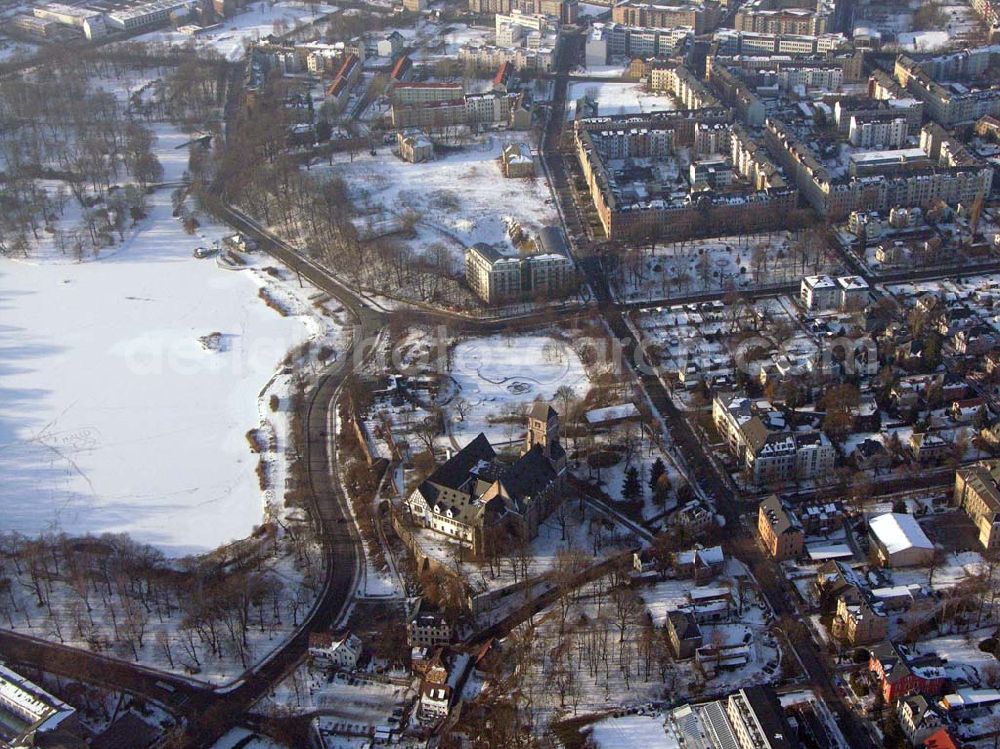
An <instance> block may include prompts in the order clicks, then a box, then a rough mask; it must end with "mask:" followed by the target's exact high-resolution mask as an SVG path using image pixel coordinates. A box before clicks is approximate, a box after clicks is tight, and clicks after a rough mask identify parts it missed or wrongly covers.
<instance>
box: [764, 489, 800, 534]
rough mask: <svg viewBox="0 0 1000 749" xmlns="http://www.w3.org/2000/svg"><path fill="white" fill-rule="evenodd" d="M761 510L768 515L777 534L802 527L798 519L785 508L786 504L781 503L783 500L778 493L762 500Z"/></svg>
mask: <svg viewBox="0 0 1000 749" xmlns="http://www.w3.org/2000/svg"><path fill="white" fill-rule="evenodd" d="M760 510H761V512H763V513H764V515H765V517H767V520H768V522H769V523H770V524H771V528H772V529H773V530H774V535H776V536H780V535H781V534H782V533H790V532H793V531H798V530H799V528H800V526H799V524H798V520H797V519H796V518H795V516H794V515H792V514H791V513H790V512H788V511H787V510H786V509H785V507H784V505H782V504H781V500H780V499H778V495H777V494H772V495H771V496H770V497H768V498H767V499H765V500H764V501H763V502H761V503H760Z"/></svg>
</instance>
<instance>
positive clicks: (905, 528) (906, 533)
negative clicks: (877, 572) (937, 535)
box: [869, 512, 934, 554]
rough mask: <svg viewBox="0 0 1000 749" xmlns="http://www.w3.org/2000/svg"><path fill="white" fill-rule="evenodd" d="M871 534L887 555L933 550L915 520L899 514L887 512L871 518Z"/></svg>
mask: <svg viewBox="0 0 1000 749" xmlns="http://www.w3.org/2000/svg"><path fill="white" fill-rule="evenodd" d="M869 527H870V528H871V532H872V533H874V534H875V537H876V538H877V539H878V540H879V541H880V542H881V544H882V545H883V546H884V547H885V550H886V551H887V552H888V553H889V554H896V553H899V552H901V551H906V550H907V549H913V548H916V549H933V548H934V544H932V543H931V541H930V539H929V538H927V534H925V533H924V531H923V529H922V528H921V527H920V524H919V523H917V519H916V518H915V517H913V516H912V515H907V514H904V513H900V512H887V513H885V514H884V515H879V516H878V517H875V518H872V520H871V522H870V523H869Z"/></svg>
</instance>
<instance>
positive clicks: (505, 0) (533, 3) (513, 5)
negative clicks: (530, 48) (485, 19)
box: [469, 0, 580, 23]
mask: <svg viewBox="0 0 1000 749" xmlns="http://www.w3.org/2000/svg"><path fill="white" fill-rule="evenodd" d="M469 11H470V12H472V13H479V14H483V15H490V14H496V13H502V14H507V13H513V12H514V11H517V12H518V13H525V14H529V15H532V14H534V15H542V16H545V17H547V18H551V19H553V20H556V21H558V22H559V23H576V21H577V17H578V16H579V13H580V4H579V0H469Z"/></svg>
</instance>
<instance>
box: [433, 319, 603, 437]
mask: <svg viewBox="0 0 1000 749" xmlns="http://www.w3.org/2000/svg"><path fill="white" fill-rule="evenodd" d="M450 373H451V377H452V379H453V380H454V382H455V384H456V386H457V393H456V399H453V400H452V402H451V403H450V404H449V405H448V407H447V408H448V416H449V418H448V419H447V423H448V438H449V441H450V444H451V446H452V447H454V448H455V449H459V448H461V447H464V446H465V445H466V444H468V443H469V442H471V441H472V440H473V439H475V437H476V436H477V435H478V434H479V433H480V432H483V433H485V434H486V437H487V438H488V439H489V441H490V442H491V443H494V444H497V443H504V444H511V443H517V442H520V440H521V439H522V438H523V436H524V433H525V432H526V430H527V421H526V418H525V415H524V414H525V412H526V410H527V408H528V407H529V406H530V405H531V403H532V402H533V401H534V400H535V399H537V398H541V399H542V400H545V401H552V400H553V398H554V397H555V395H556V391H557V390H559V389H560V388H562V387H567V388H569V389H570V390H572V392H573V394H574V396H575V397H576V398H578V399H579V398H583V397H584V396H585V395H586V394H587V391H588V390H589V387H590V381H589V379H588V376H587V372H586V370H585V368H584V366H583V362H581V361H580V357H579V355H578V354H577V352H576V351H575V350H574V348H573V346H571V345H570V344H569V343H568V342H566V341H564V340H561V339H558V338H555V337H552V336H545V335H524V336H501V335H494V336H490V337H488V338H474V339H469V340H465V341H462V342H461V343H458V344H457V345H456V346H455V348H454V350H453V352H452V358H451V370H450ZM458 398H460V399H462V400H461V402H460V401H458V400H457V399H458ZM556 406H557V408H558V404H556Z"/></svg>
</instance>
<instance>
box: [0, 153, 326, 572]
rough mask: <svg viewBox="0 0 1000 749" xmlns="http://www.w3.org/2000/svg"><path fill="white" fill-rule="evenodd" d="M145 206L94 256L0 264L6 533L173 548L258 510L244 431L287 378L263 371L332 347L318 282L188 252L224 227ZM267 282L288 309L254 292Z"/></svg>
mask: <svg viewBox="0 0 1000 749" xmlns="http://www.w3.org/2000/svg"><path fill="white" fill-rule="evenodd" d="M161 139H162V135H161ZM164 145H165V144H163V143H162V140H161V150H160V153H161V154H163V153H164V151H163V147H164ZM165 147H166V148H168V149H169V148H170V146H169V145H166V146H165ZM179 153H184V152H183V151H181V152H179ZM149 203H150V211H149V216H148V218H147V219H145V220H144V221H142V222H141V223H140V225H139V227H138V228H137V231H135V232H134V233H132V234H131V235H129V236H127V237H126V239H125V241H124V242H123V243H122V244H120V245H118V246H117V247H116V248H115V249H114V251H113V253H112V254H110V255H108V256H104V257H102V258H101V259H100V260H97V261H94V262H86V263H80V264H69V263H53V262H40V263H38V264H31V263H26V262H14V261H10V260H2V261H0V297H2V298H3V299H4V302H3V325H2V326H0V336H2V339H0V346H2V347H3V350H4V352H5V356H4V362H5V363H4V365H3V366H2V367H0V394H2V399H3V401H4V404H5V408H4V410H3V412H2V414H0V476H2V477H3V482H2V488H0V501H2V502H3V505H4V507H5V511H4V521H5V522H4V529H5V530H15V531H20V532H23V533H28V534H35V533H40V532H42V531H47V530H52V529H55V530H63V531H66V532H70V533H74V534H80V533H88V532H90V533H103V532H128V533H130V534H132V535H133V536H134V537H135V538H136V539H138V540H140V541H144V542H148V543H152V544H154V545H156V546H158V547H159V548H161V549H162V550H164V551H165V552H166V553H168V554H171V555H181V554H186V553H190V552H202V551H206V550H209V549H212V548H214V547H216V546H217V545H219V544H221V543H225V542H227V541H230V540H233V539H237V538H242V537H244V536H246V535H247V534H248V533H249V532H250V531H251V529H252V528H253V526H254V525H257V524H259V523H260V522H261V520H262V517H263V511H264V504H265V497H264V493H263V492H262V491H261V488H260V486H259V485H258V479H257V476H256V474H255V471H256V468H257V456H255V455H253V454H252V453H251V451H250V449H249V445H248V443H247V439H246V436H245V435H246V432H247V431H248V430H249V429H251V428H255V427H265V428H268V427H269V425H268V422H269V421H270V420H272V419H273V420H274V421H275V422H278V421H282V422H283V419H284V417H283V414H281V413H278V414H272V413H270V409H269V408H268V407H267V402H266V401H267V399H268V398H269V395H270V392H271V391H267V392H265V389H266V387H268V386H271V385H274V386H276V387H278V391H277V392H276V394H278V395H279V396H280V395H281V392H282V390H281V388H282V387H283V386H284V385H285V384H286V383H285V382H284V380H286V379H287V378H279V379H278V380H277V381H275V382H269V381H270V379H271V378H272V376H273V375H274V373H275V371H276V370H277V369H278V368H279V367H280V366H281V363H282V360H283V359H284V358H285V356H286V354H287V353H288V352H289V350H290V349H292V348H293V347H295V346H297V345H299V344H302V343H304V342H306V341H310V340H311V341H313V342H316V343H319V342H322V343H324V344H327V345H331V346H335V345H337V343H338V335H339V332H338V331H339V328H338V326H337V324H336V323H335V321H334V319H333V318H332V317H330V316H326V315H324V314H322V313H321V312H320V311H319V310H317V309H315V308H314V307H313V303H312V299H311V297H312V296H313V295H314V294H315V291H316V290H315V289H311V288H309V287H305V288H301V289H300V288H299V287H298V286H296V285H295V281H294V278H289V279H286V280H284V281H282V280H279V279H276V278H274V277H273V276H272V275H271V274H268V273H264V272H263V267H264V266H269V265H273V263H269V262H266V261H264V260H263V259H257V260H254V261H253V262H252V264H251V266H249V267H248V268H247V269H245V270H242V271H228V270H222V269H220V268H219V267H218V266H217V265H216V263H215V262H214V261H213V260H196V259H194V258H193V257H192V256H191V252H192V250H193V249H194V248H195V247H197V246H200V245H203V246H204V245H209V244H211V241H212V240H214V239H218V238H220V237H221V236H224V235H225V234H227V233H228V231H227V230H226V228H225V227H222V226H219V225H207V226H205V227H203V229H202V230H201V235H202V236H189V235H187V234H185V233H184V231H183V230H182V228H181V225H180V222H179V221H178V220H177V219H175V218H173V217H172V216H171V203H170V194H169V190H161V191H159V192H157V193H156V194H155V195H153V196H151V197H150V199H149ZM274 274H275V275H279V276H280V275H283V274H282V272H281V271H275V272H274ZM264 287H267V288H268V289H269V290H270V291H269V295H270V296H271V297H272V298H273V299H277V300H278V304H279V305H280V306H281V307H283V308H284V310H285V312H286V313H287V315H286V316H282V315H279V314H278V313H276V312H275V311H274V310H272V309H269V308H268V306H267V305H265V304H264V302H263V301H261V300H260V299H258V298H257V294H258V291H259V290H261V289H262V288H264ZM212 334H219V335H217V336H212ZM206 336H212V338H211V339H209V338H206ZM271 428H275V429H280V426H278V425H276V424H275V425H271Z"/></svg>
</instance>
